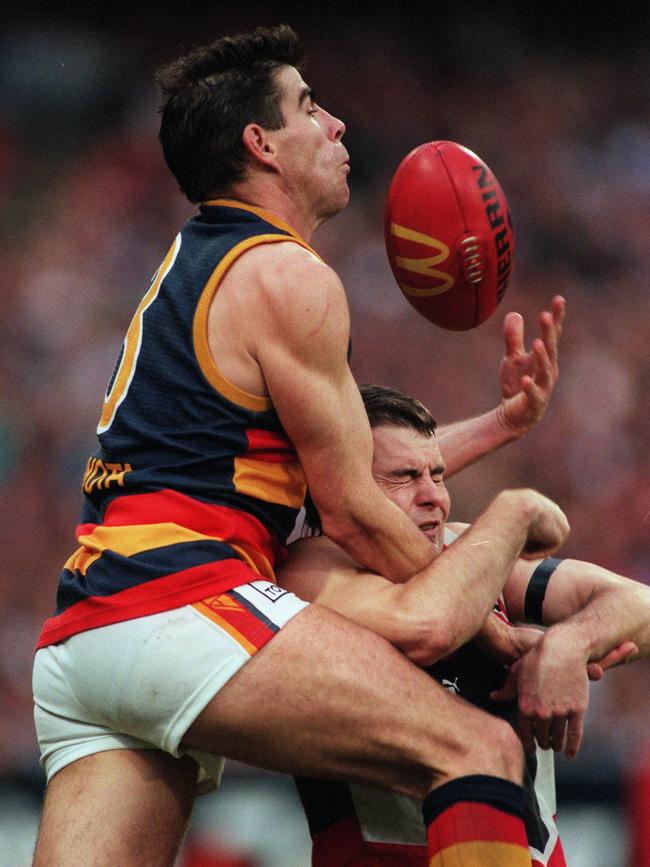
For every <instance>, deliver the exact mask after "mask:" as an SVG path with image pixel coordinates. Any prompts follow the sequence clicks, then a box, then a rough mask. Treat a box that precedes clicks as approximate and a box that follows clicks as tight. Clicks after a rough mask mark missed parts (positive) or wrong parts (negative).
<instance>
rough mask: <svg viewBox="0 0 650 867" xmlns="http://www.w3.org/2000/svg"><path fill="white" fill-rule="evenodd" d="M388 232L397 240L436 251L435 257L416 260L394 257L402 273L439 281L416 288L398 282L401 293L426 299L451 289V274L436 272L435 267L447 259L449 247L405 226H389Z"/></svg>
mask: <svg viewBox="0 0 650 867" xmlns="http://www.w3.org/2000/svg"><path fill="white" fill-rule="evenodd" d="M390 231H391V234H392V235H395V237H397V238H403V239H404V240H405V241H414V242H415V243H416V244H423V245H424V246H426V247H433V249H434V250H437V251H438V252H437V254H436V255H435V256H426V257H422V258H417V259H415V258H409V257H406V256H395V264H396V265H397V266H398V267H399V268H402V269H403V270H404V271H411V272H412V273H413V274H422V275H424V276H425V277H432V278H433V279H434V280H435V281H440V283H437V282H436V285H434V286H427V287H426V288H418V287H417V286H407V285H406V284H405V283H403V282H402V281H401V280H400V281H399V285H400V288H401V290H402V292H406V293H408V294H409V295H415V296H418V297H420V298H427V297H431V296H432V295H442V293H443V292H448V291H449V289H451V288H452V286H453V285H454V282H455V281H454V278H453V277H452V276H451V274H448V273H447V272H446V271H438V270H437V268H436V265H440V264H441V263H442V262H444V261H445V260H446V259H448V258H449V247H448V246H447V245H446V244H445V243H444V242H443V241H439V240H438V239H437V238H432V237H431V235H425V234H424V233H422V232H416V231H414V230H413V229H407V228H406V226H399V225H398V224H397V223H391V224H390Z"/></svg>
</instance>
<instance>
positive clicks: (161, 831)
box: [34, 750, 197, 867]
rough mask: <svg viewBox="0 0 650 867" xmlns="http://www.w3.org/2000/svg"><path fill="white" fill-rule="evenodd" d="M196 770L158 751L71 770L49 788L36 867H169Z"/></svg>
mask: <svg viewBox="0 0 650 867" xmlns="http://www.w3.org/2000/svg"><path fill="white" fill-rule="evenodd" d="M196 770H197V769H196V763H195V762H194V761H193V760H192V759H190V758H189V757H184V758H181V759H177V758H173V757H172V756H169V755H167V754H166V753H163V752H162V751H160V750H109V751H107V752H102V753H96V754H94V755H90V756H85V757H84V758H81V759H79V760H78V761H76V762H73V763H72V764H70V765H67V766H66V767H64V768H63V769H62V770H61V771H59V772H58V773H57V774H55V775H54V776H53V777H52V779H51V780H50V782H49V784H48V787H47V791H46V794H45V802H44V806H43V815H42V818H41V826H40V829H39V836H38V843H37V846H36V854H35V857H34V867H73V865H74V867H78V865H80V864H83V865H84V867H94V865H96V867H100V865H101V867H106V865H108V864H111V865H118V864H119V865H120V867H145V865H146V867H163V865H165V867H166V865H172V864H173V863H174V860H175V857H176V854H177V852H178V849H179V847H180V844H181V842H182V840H183V835H184V833H185V829H186V827H187V822H188V820H189V817H190V813H191V810H192V803H193V799H194V794H195V791H196Z"/></svg>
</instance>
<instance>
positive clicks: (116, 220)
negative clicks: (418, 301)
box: [0, 4, 650, 778]
mask: <svg viewBox="0 0 650 867" xmlns="http://www.w3.org/2000/svg"><path fill="white" fill-rule="evenodd" d="M216 5H218V4H216ZM214 16H216V17H214V18H213V19H212V20H210V21H209V22H207V23H206V22H204V26H203V27H202V28H199V27H198V25H197V23H196V22H194V24H195V29H194V30H190V29H188V28H189V25H188V23H187V22H183V25H182V27H181V32H182V35H183V37H185V38H186V43H185V44H193V43H196V42H202V41H207V40H209V39H210V38H213V36H216V35H217V34H218V33H219V32H222V31H223V30H224V29H225V28H232V22H230V21H228V22H226V21H225V20H224V19H223V16H222V18H219V17H218V15H217V13H216V12H215V13H214ZM271 20H275V21H277V20H278V18H277V17H276V18H271V19H269V16H268V15H267V16H266V19H264V23H270V21H271ZM237 23H239V22H237ZM242 23H249V24H250V23H256V21H255V18H251V19H250V20H249V21H248V22H245V21H242ZM330 23H331V22H330ZM208 25H209V26H208ZM302 25H303V26H302V27H301V21H298V22H297V29H298V30H299V31H300V32H301V33H302V35H303V36H304V38H305V43H306V47H307V50H308V56H309V62H308V66H307V70H306V77H307V79H308V81H309V82H310V83H311V84H312V85H313V86H314V88H315V90H316V92H317V98H318V100H319V101H321V102H322V103H323V105H324V106H325V107H327V108H328V109H329V110H331V111H332V112H333V113H334V114H337V115H339V116H340V117H342V118H343V119H344V120H345V121H346V123H347V124H348V132H347V135H346V144H347V145H348V147H349V150H350V152H351V157H352V174H351V178H350V181H351V186H352V201H351V204H350V207H349V208H348V210H347V211H346V212H345V213H343V214H341V215H339V217H337V218H336V219H335V220H333V221H331V222H330V223H329V224H328V225H326V226H324V227H323V228H322V230H321V231H320V232H319V233H317V235H316V236H315V238H314V246H315V247H316V248H317V249H318V251H319V252H320V253H321V255H323V257H324V258H325V260H326V261H328V262H329V263H330V264H332V265H333V266H334V268H335V269H336V270H337V271H338V273H339V274H340V275H341V277H342V279H343V282H344V284H345V285H346V287H347V289H348V292H349V297H350V304H351V308H352V314H353V356H352V364H353V369H354V371H355V374H356V375H357V377H358V379H359V381H362V382H371V381H374V382H381V383H383V384H387V385H392V386H395V387H398V388H401V389H403V390H405V391H407V392H409V393H411V394H413V395H415V396H416V397H418V398H420V399H421V400H422V401H423V402H424V403H426V404H427V405H428V406H429V407H430V408H431V409H432V412H433V414H434V416H435V417H436V418H437V420H438V421H439V422H440V423H444V422H446V421H452V420H455V419H458V418H460V417H463V416H466V415H469V414H477V413H479V412H483V411H485V410H487V409H489V408H490V407H492V406H494V405H495V402H496V401H497V400H498V385H497V371H498V365H499V361H500V358H501V355H502V341H501V336H500V329H501V322H502V319H503V314H504V313H505V312H506V311H507V310H510V309H515V310H518V311H520V312H521V313H522V314H523V315H524V316H525V320H526V326H527V338H528V339H529V340H530V339H532V337H533V336H534V335H535V333H536V330H537V324H536V316H537V313H538V311H540V310H542V309H544V308H545V307H546V306H547V305H548V304H549V302H550V300H551V298H552V297H553V295H554V294H556V293H561V294H563V295H564V296H565V297H566V299H567V302H568V316H567V322H566V328H565V333H564V337H563V341H562V353H561V381H560V384H559V385H558V388H557V390H556V394H555V396H554V399H553V404H552V406H551V408H550V409H549V411H548V413H547V415H546V418H545V419H544V420H543V422H542V423H541V424H540V425H539V426H538V428H537V429H536V430H535V431H533V432H531V433H530V434H529V435H528V436H527V437H526V438H525V439H524V440H522V441H521V442H519V443H517V444H516V445H512V446H509V447H508V448H507V449H505V450H502V451H501V452H499V453H497V454H495V455H493V456H491V457H490V458H488V459H486V460H485V461H483V462H482V463H481V464H480V465H478V466H476V467H475V468H472V469H471V470H468V471H467V472H466V473H465V474H463V475H462V476H460V477H458V478H457V479H454V480H453V481H452V482H451V491H452V496H453V497H454V503H455V505H454V511H453V517H454V518H455V519H458V520H464V519H469V520H471V518H472V517H473V516H474V515H475V514H476V513H477V512H478V511H479V510H480V509H481V508H482V507H483V506H484V505H485V504H486V503H487V502H488V501H489V500H490V498H491V497H492V496H493V494H494V493H495V492H496V491H497V490H498V489H499V488H502V487H504V486H520V485H531V486H533V487H536V488H539V489H540V490H542V491H544V492H545V493H546V494H548V495H549V496H551V497H553V498H555V499H557V501H558V502H559V503H560V504H561V505H562V506H563V508H564V509H565V511H566V512H567V514H568V517H569V520H570V522H571V524H572V528H573V532H572V535H571V538H570V540H569V542H568V544H567V546H566V548H565V554H566V555H567V556H575V557H579V558H583V559H587V560H594V561H597V562H599V563H601V564H602V565H605V566H607V567H609V568H612V569H614V570H616V571H618V572H620V573H622V574H624V575H628V576H630V577H634V578H636V579H639V580H641V581H645V582H646V583H650V448H649V435H648V422H649V421H650V388H649V387H648V382H649V381H650V96H649V94H650V60H649V56H648V53H647V49H646V44H645V41H644V40H643V39H641V38H639V39H635V38H634V34H630V33H627V34H626V36H625V39H624V40H622V41H620V42H619V43H618V44H617V45H616V50H613V49H612V46H610V47H609V48H607V47H605V46H598V47H592V46H590V45H589V44H583V45H581V46H580V47H578V48H576V49H575V50H569V48H568V47H567V46H566V45H564V44H557V45H554V44H553V43H552V42H549V41H546V42H544V43H543V44H538V43H536V42H534V41H532V40H530V38H529V37H528V36H527V35H526V33H525V32H523V31H521V30H519V29H518V28H517V27H516V26H515V25H514V24H512V23H511V24H510V26H505V24H504V23H503V22H499V26H497V22H495V21H494V20H493V19H492V18H488V17H487V15H486V14H485V13H481V12H480V11H478V9H475V10H474V11H473V12H472V14H471V15H466V16H464V17H463V18H462V19H461V18H457V19H456V20H455V21H454V22H453V26H451V25H449V26H447V27H446V28H444V30H441V31H440V32H439V33H438V38H437V39H436V40H433V39H432V38H431V33H430V31H427V30H426V28H421V27H419V26H409V24H408V21H407V22H405V21H404V20H403V19H399V20H398V19H397V17H396V16H391V15H389V14H386V17H385V19H382V18H381V17H380V18H376V17H375V18H374V20H373V23H372V34H371V37H370V35H369V32H368V28H369V24H368V21H367V20H366V19H365V18H363V17H362V16H357V17H354V16H353V17H352V19H351V20H350V21H349V22H348V21H346V22H345V26H343V22H342V23H341V24H340V26H339V27H333V26H325V27H324V28H323V29H322V30H320V31H319V30H318V28H317V27H316V25H315V24H314V23H313V22H309V21H302ZM179 27H180V25H179ZM183 28H185V29H183ZM158 35H159V34H158ZM176 35H177V34H175V32H174V31H173V30H169V29H168V30H167V31H166V33H165V36H164V38H157V37H156V35H155V34H154V35H152V33H150V32H149V31H148V30H146V28H145V27H144V26H143V25H142V24H141V26H140V28H135V29H134V30H132V31H130V30H125V31H119V30H115V29H111V28H108V27H106V28H103V27H99V26H93V25H91V24H90V23H88V24H82V23H73V22H71V21H69V20H66V21H61V22H58V23H57V22H53V21H52V20H49V21H47V22H46V21H43V20H40V19H38V18H34V19H33V20H32V19H31V18H28V19H27V20H22V21H18V20H16V21H14V22H13V23H12V25H11V27H10V28H9V29H7V28H5V29H4V32H3V34H2V37H1V38H0V86H2V89H3V92H4V94H5V97H6V104H5V107H4V108H3V113H2V115H1V116H0V226H1V227H2V234H3V243H2V245H0V273H2V275H3V287H2V290H1V291H0V481H1V484H0V526H1V527H2V538H3V545H2V551H1V553H0V777H6V778H9V777H12V776H17V775H23V776H24V775H35V774H37V769H36V746H35V741H34V736H33V733H32V724H31V701H30V668H31V658H32V650H33V645H34V642H35V640H36V636H37V634H38V632H39V628H40V624H41V622H42V620H43V619H44V618H45V617H46V616H48V615H49V614H50V613H51V611H52V608H53V604H54V594H55V589H56V581H57V576H58V572H59V570H60V568H61V565H62V564H63V562H64V561H65V560H66V559H67V557H68V556H69V554H70V553H71V551H72V549H73V547H74V537H73V530H74V525H75V523H76V520H77V515H78V512H79V507H80V479H81V474H82V470H83V467H84V465H85V462H86V459H87V457H88V454H89V453H90V451H91V450H93V449H94V447H95V444H94V429H95V425H96V423H97V419H98V416H99V410H100V403H101V399H102V395H103V392H104V390H105V388H106V385H107V382H108V378H109V376H110V373H111V370H112V368H113V364H114V362H115V358H116V356H117V352H118V350H119V347H120V343H121V340H122V337H123V334H124V331H125V329H126V327H127V325H128V322H129V319H130V316H131V314H132V313H133V310H134V308H135V306H136V304H137V302H138V300H139V297H140V296H141V295H142V294H143V293H144V291H145V290H146V287H147V285H148V281H149V279H150V276H151V275H152V273H153V272H154V271H155V269H156V268H157V266H158V264H159V262H160V261H161V259H162V258H163V256H164V254H165V252H166V250H167V249H168V247H169V245H170V243H171V241H172V240H173V237H174V235H175V233H176V232H177V231H178V229H179V227H180V225H181V224H182V222H183V221H184V220H185V219H186V218H187V217H188V216H190V215H191V214H192V213H193V209H192V207H191V206H189V205H188V204H187V203H186V202H184V200H183V199H182V197H181V195H180V193H179V192H178V190H177V189H176V186H175V182H174V181H173V179H172V178H171V176H170V175H169V173H168V171H167V169H166V168H165V166H164V164H163V161H162V158H161V154H160V150H159V146H158V142H157V137H156V136H157V114H156V111H157V95H156V92H155V89H154V87H153V81H152V70H153V67H154V66H155V65H156V64H157V63H159V62H163V61H165V60H166V59H169V58H171V57H173V56H174V55H175V54H176V53H177V50H178V48H179V45H180V44H183V43H182V42H179V39H178V38H176ZM646 36H647V34H646ZM431 139H451V140H454V141H458V142H462V143H463V144H465V145H467V146H468V147H470V148H471V149H472V150H474V151H476V152H477V153H478V154H479V155H480V156H481V157H483V158H484V159H485V160H486V162H488V164H489V165H490V166H491V168H492V169H493V170H494V172H495V173H496V174H497V176H498V177H499V179H500V181H501V184H502V186H503V188H504V190H505V191H506V194H507V196H508V198H509V201H510V206H511V209H512V213H513V217H514V222H515V227H516V230H517V243H518V246H517V253H516V263H515V269H514V276H513V279H512V282H511V285H510V287H509V289H508V292H507V294H506V297H505V299H504V301H503V303H502V306H501V308H500V310H499V311H498V312H497V313H496V314H495V315H494V316H493V317H492V319H491V320H490V321H489V322H487V323H486V324H484V325H483V326H481V327H480V328H478V329H476V330H474V331H471V332H467V333H462V334H461V333H452V332H444V331H442V330H440V329H438V328H435V327H434V326H433V325H430V324H429V323H427V322H426V321H425V320H423V319H421V318H420V317H418V315H417V314H416V313H415V312H414V311H412V310H411V308H410V307H409V305H408V304H407V302H406V301H405V300H404V298H403V297H402V296H401V294H400V292H399V290H398V288H397V286H396V285H395V283H394V280H393V278H392V276H391V274H390V271H389V269H388V265H387V262H386V257H385V253H384V247H383V235H382V232H383V202H384V197H385V193H386V187H387V184H388V182H389V179H390V177H391V174H392V172H393V171H394V170H395V168H396V166H397V165H398V163H399V161H400V160H401V158H402V157H403V156H404V155H405V154H406V153H407V152H408V150H410V149H411V148H412V147H414V146H416V145H418V144H420V143H421V142H424V141H427V140H431ZM649 702H650V668H649V667H648V666H647V665H644V664H637V665H635V666H633V667H632V668H631V669H629V670H625V671H621V672H616V673H613V674H612V675H610V676H608V677H607V678H606V679H605V681H604V683H603V684H600V685H598V687H597V689H596V690H595V695H594V702H593V708H592V711H591V716H590V727H591V731H592V735H591V737H592V739H593V740H592V742H593V743H595V744H597V745H598V749H597V750H596V749H593V750H592V753H591V757H590V760H589V765H588V767H587V772H592V773H593V774H596V775H597V773H598V767H597V765H598V762H601V763H602V762H605V763H607V762H609V763H610V764H611V762H612V761H613V762H614V765H615V766H616V767H623V766H624V765H625V763H626V761H627V760H628V759H629V758H630V757H631V755H632V754H634V753H635V751H636V750H637V748H638V747H639V745H640V743H641V741H642V740H643V739H644V738H645V737H646V736H647V730H648V722H647V719H648V711H647V709H648V706H649ZM607 766H608V767H609V766H610V765H607Z"/></svg>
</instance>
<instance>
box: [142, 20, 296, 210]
mask: <svg viewBox="0 0 650 867" xmlns="http://www.w3.org/2000/svg"><path fill="white" fill-rule="evenodd" d="M301 62H302V50H301V48H300V45H299V43H298V37H297V36H296V34H295V33H294V31H293V30H292V29H291V27H289V26H288V25H286V24H279V25H277V26H276V27H258V28H257V29H256V30H253V31H252V32H250V33H242V34H239V35H238V36H223V37H221V38H220V39H217V40H216V41H215V42H212V43H211V44H210V45H206V46H204V47H202V48H196V49H194V50H193V51H190V52H189V53H188V54H185V55H183V56H182V57H179V58H178V59H177V60H175V61H174V62H173V63H170V64H168V65H167V66H164V67H162V68H161V69H159V70H158V72H157V74H156V82H157V84H158V85H159V87H160V89H161V91H162V94H163V103H162V106H161V108H160V114H161V123H160V143H161V145H162V149H163V153H164V155H165V160H166V162H167V165H168V166H169V168H170V170H171V172H172V174H173V175H174V177H175V178H176V180H177V181H178V183H179V186H180V188H181V190H182V192H183V193H184V194H185V195H186V196H187V198H188V199H189V200H190V202H200V201H205V200H206V199H209V198H211V197H214V196H218V195H224V194H226V193H227V192H228V190H229V189H230V187H231V186H232V185H233V184H234V183H235V182H236V181H239V180H241V179H242V178H243V176H244V174H245V169H246V151H245V147H244V143H243V141H242V132H243V130H244V128H245V127H246V125H247V124H249V123H258V124H259V125H260V126H262V127H264V129H280V128H281V127H282V126H284V123H285V120H284V118H283V116H282V111H281V109H280V100H281V98H282V93H281V92H280V90H279V88H278V85H277V82H276V75H277V72H278V70H280V69H281V68H282V67H283V66H295V67H299V66H300V63H301Z"/></svg>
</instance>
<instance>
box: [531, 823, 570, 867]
mask: <svg viewBox="0 0 650 867" xmlns="http://www.w3.org/2000/svg"><path fill="white" fill-rule="evenodd" d="M553 818H555V817H553ZM531 857H532V856H531ZM532 862H533V864H532V867H567V863H566V858H565V856H564V849H563V848H562V841H561V840H560V838H559V837H558V838H557V840H556V841H555V846H554V847H553V851H552V852H551V854H550V855H549V856H548V858H546V859H545V860H543V861H540V860H538V859H537V858H533V859H532Z"/></svg>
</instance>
